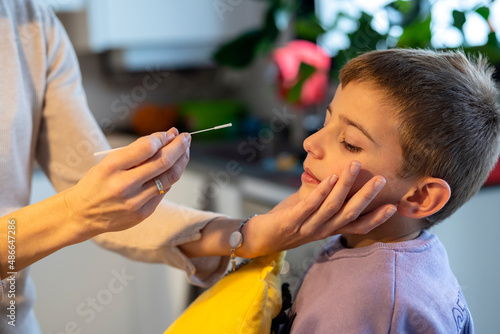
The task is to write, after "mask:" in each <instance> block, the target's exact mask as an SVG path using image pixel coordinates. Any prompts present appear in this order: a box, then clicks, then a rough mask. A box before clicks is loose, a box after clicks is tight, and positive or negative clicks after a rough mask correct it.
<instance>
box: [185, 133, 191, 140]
mask: <svg viewBox="0 0 500 334" xmlns="http://www.w3.org/2000/svg"><path fill="white" fill-rule="evenodd" d="M184 138H186V139H187V140H188V142H191V135H190V134H189V133H187V132H185V133H184Z"/></svg>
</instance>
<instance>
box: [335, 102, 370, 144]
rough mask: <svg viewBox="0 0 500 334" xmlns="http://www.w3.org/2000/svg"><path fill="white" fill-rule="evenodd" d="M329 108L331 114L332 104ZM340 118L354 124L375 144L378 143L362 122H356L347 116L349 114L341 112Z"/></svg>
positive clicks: (348, 123)
mask: <svg viewBox="0 0 500 334" xmlns="http://www.w3.org/2000/svg"><path fill="white" fill-rule="evenodd" d="M327 110H328V112H329V113H330V114H333V113H332V109H331V108H330V106H328V108H327ZM339 119H340V120H341V121H343V122H344V123H346V124H347V125H352V126H354V127H355V128H357V129H358V130H359V131H361V132H362V133H363V134H364V135H365V136H366V137H368V139H370V140H371V141H372V142H373V143H374V144H376V145H378V144H377V142H376V141H375V140H373V137H372V136H371V135H370V133H369V132H368V131H367V130H366V129H365V128H364V127H363V126H362V125H361V124H358V123H356V122H354V121H353V120H351V119H349V118H347V116H345V115H343V114H339Z"/></svg>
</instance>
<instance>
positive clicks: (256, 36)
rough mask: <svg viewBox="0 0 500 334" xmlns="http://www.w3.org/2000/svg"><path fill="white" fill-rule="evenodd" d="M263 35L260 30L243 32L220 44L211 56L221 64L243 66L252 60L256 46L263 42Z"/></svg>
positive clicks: (255, 53)
mask: <svg viewBox="0 0 500 334" xmlns="http://www.w3.org/2000/svg"><path fill="white" fill-rule="evenodd" d="M265 38H266V37H265V35H264V34H263V33H262V31H260V30H253V31H249V32H246V33H244V34H243V35H242V36H240V37H238V38H236V39H235V40H233V41H231V42H229V43H227V44H224V45H222V46H221V47H220V48H219V50H217V51H216V53H215V54H214V56H213V59H214V60H215V61H216V62H217V63H218V64H221V65H225V66H229V67H234V68H243V67H246V66H248V65H250V63H251V62H252V61H253V60H254V58H255V56H256V55H257V50H258V47H259V45H260V44H261V43H265Z"/></svg>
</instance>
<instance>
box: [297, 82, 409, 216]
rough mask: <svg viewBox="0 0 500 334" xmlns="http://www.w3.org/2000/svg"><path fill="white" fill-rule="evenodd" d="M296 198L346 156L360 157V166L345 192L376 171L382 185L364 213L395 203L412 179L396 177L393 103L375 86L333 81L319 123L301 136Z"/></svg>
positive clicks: (397, 149)
mask: <svg viewBox="0 0 500 334" xmlns="http://www.w3.org/2000/svg"><path fill="white" fill-rule="evenodd" d="M304 149H305V150H306V152H307V153H308V154H307V158H306V160H305V161H304V170H305V172H304V174H302V186H301V188H300V190H299V194H300V197H301V198H304V197H306V196H307V195H308V194H309V193H310V192H311V191H312V190H313V189H314V188H315V187H316V186H317V184H318V183H319V181H321V180H323V179H324V178H326V177H328V176H330V175H332V174H337V175H340V174H341V172H342V170H343V169H344V168H345V167H346V166H347V165H348V164H349V163H350V162H351V161H352V160H357V161H359V162H361V171H360V173H359V175H358V177H357V179H356V182H355V183H354V185H353V187H352V189H351V191H350V193H349V195H348V197H351V196H352V195H353V194H354V193H355V192H356V191H357V190H359V189H360V188H361V187H362V186H363V185H364V184H365V183H366V182H367V181H368V180H369V179H370V178H371V177H373V176H375V175H382V176H384V177H385V179H386V180H387V183H386V185H385V187H384V188H383V189H382V191H381V192H380V193H379V194H378V195H377V197H376V198H375V200H374V201H373V202H372V203H371V204H370V205H369V206H368V208H367V209H366V210H365V212H368V211H370V210H373V209H375V208H377V207H378V206H380V205H382V204H387V203H392V204H397V203H398V202H399V201H400V199H401V198H402V197H403V195H405V194H406V193H407V192H408V190H409V189H410V187H411V186H412V185H414V184H415V183H414V182H415V180H413V179H405V180H402V179H400V178H399V177H398V176H397V175H396V173H397V170H398V168H399V166H400V163H401V160H402V151H401V146H400V144H399V138H398V122H397V121H396V119H395V116H394V108H393V107H391V106H390V104H389V103H388V102H387V99H386V98H385V95H384V93H383V92H381V91H380V90H376V89H374V88H372V87H371V86H370V85H369V84H367V83H362V82H350V83H349V84H348V85H347V86H346V87H345V88H342V87H341V86H339V88H338V89H337V92H336V93H335V97H334V98H333V101H332V102H331V104H330V105H329V106H328V110H327V112H326V119H325V124H324V127H323V128H321V129H320V130H319V131H317V132H316V133H315V134H313V135H311V136H310V137H308V138H306V140H304Z"/></svg>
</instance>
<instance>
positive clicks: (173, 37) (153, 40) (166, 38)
mask: <svg viewBox="0 0 500 334" xmlns="http://www.w3.org/2000/svg"><path fill="white" fill-rule="evenodd" d="M40 1H43V0H40ZM66 1H71V0H51V1H50V2H52V3H54V6H55V7H57V6H60V7H62V4H63V3H65V2H66ZM82 1H83V3H84V6H83V8H84V10H83V11H81V12H75V13H71V14H70V15H69V16H68V15H64V14H63V15H60V17H61V20H62V22H63V24H64V25H65V27H66V29H67V31H68V34H69V36H70V38H71V39H72V42H73V44H74V45H75V46H76V47H77V49H78V51H80V52H81V51H91V52H103V51H110V50H113V51H114V52H115V53H118V55H119V58H118V62H119V63H120V65H121V66H123V67H124V68H125V69H130V70H142V69H144V68H146V67H148V66H152V67H158V66H159V67H164V68H165V67H169V66H170V67H182V66H184V67H185V66H197V65H207V64H210V63H211V57H212V54H213V53H214V51H215V50H216V49H217V47H218V46H219V45H221V43H223V42H224V41H228V40H229V39H231V38H234V37H236V36H238V35H240V34H241V33H242V32H244V31H247V30H249V29H252V28H255V27H259V26H260V24H261V22H262V20H263V16H264V12H265V9H266V6H267V5H268V4H267V3H266V2H264V1H249V0H245V1H244V0H210V1H207V0H182V1H179V0H141V1H138V0H86V1H84V0H80V1H77V2H76V3H74V4H73V3H72V2H71V3H72V4H70V2H68V4H67V5H66V7H68V8H70V7H72V6H75V7H77V5H78V4H80V3H81V2H82ZM80 5H82V4H80ZM82 49H83V50H82ZM117 50H118V51H117ZM113 59H116V57H114V58H113Z"/></svg>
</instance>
